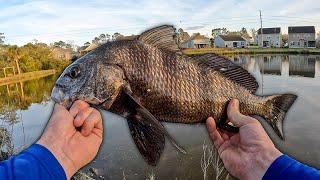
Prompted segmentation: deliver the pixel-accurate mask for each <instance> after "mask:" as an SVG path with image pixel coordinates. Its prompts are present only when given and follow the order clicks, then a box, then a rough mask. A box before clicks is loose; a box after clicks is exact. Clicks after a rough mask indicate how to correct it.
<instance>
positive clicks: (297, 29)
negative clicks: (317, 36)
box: [288, 26, 316, 33]
mask: <svg viewBox="0 0 320 180" xmlns="http://www.w3.org/2000/svg"><path fill="white" fill-rule="evenodd" d="M315 32H316V30H315V28H314V26H291V27H288V33H315Z"/></svg>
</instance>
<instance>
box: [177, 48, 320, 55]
mask: <svg viewBox="0 0 320 180" xmlns="http://www.w3.org/2000/svg"><path fill="white" fill-rule="evenodd" d="M183 53H184V54H186V55H197V54H206V53H214V54H218V55H237V54H311V55H320V48H313V49H311V48H310V49H289V48H234V49H233V48H202V49H184V50H183Z"/></svg>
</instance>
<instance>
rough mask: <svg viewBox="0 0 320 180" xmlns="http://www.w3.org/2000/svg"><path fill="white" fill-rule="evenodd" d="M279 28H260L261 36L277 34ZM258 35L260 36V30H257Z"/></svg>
mask: <svg viewBox="0 0 320 180" xmlns="http://www.w3.org/2000/svg"><path fill="white" fill-rule="evenodd" d="M280 31H281V28H279V27H274V28H262V34H279V33H280ZM258 34H261V28H260V29H258Z"/></svg>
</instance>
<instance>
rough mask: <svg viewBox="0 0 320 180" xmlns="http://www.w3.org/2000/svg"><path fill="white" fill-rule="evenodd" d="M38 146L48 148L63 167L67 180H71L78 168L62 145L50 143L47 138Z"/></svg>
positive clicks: (39, 142)
mask: <svg viewBox="0 0 320 180" xmlns="http://www.w3.org/2000/svg"><path fill="white" fill-rule="evenodd" d="M37 144H40V145H42V146H44V147H46V148H47V149H48V150H49V151H50V152H51V153H52V154H53V155H54V156H55V158H56V159H57V160H58V162H59V163H60V165H61V166H62V167H63V169H64V171H65V174H66V176H67V179H70V178H71V177H72V176H73V175H74V174H75V173H76V172H77V171H78V168H77V167H76V166H75V164H74V163H73V161H72V160H71V159H70V158H69V156H68V155H67V154H66V153H65V152H64V150H63V146H61V145H60V144H61V143H57V142H54V141H53V142H52V141H50V142H48V141H47V140H46V138H42V137H41V138H40V139H39V141H38V142H37Z"/></svg>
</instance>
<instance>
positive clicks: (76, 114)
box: [37, 101, 103, 179]
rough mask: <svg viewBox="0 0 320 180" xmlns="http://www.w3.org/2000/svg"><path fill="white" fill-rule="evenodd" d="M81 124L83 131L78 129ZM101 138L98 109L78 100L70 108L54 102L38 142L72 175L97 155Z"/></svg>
mask: <svg viewBox="0 0 320 180" xmlns="http://www.w3.org/2000/svg"><path fill="white" fill-rule="evenodd" d="M79 128H80V129H81V131H78V130H77V129H79ZM102 138H103V125H102V118H101V115H100V113H99V111H97V110H96V109H94V108H91V107H90V106H89V104H87V103H86V102H84V101H75V102H74V103H73V105H72V106H71V108H70V110H69V111H68V110H67V109H66V108H65V107H63V106H61V105H59V104H55V106H54V109H53V112H52V115H51V117H50V120H49V122H48V124H47V127H46V129H45V131H44V133H43V135H42V136H41V138H40V139H39V141H38V142H37V143H38V144H41V145H43V146H44V147H46V148H47V149H49V150H50V151H51V152H52V154H53V155H54V156H55V157H56V158H57V160H58V161H59V163H60V164H61V165H62V167H63V169H64V170H65V173H66V175H67V178H68V179H70V177H71V176H72V175H73V174H74V173H76V172H77V171H78V170H79V169H80V168H82V167H83V166H85V165H86V164H88V163H89V162H91V161H92V160H93V158H94V157H95V156H96V155H97V153H98V150H99V147H100V145H101V143H102Z"/></svg>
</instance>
